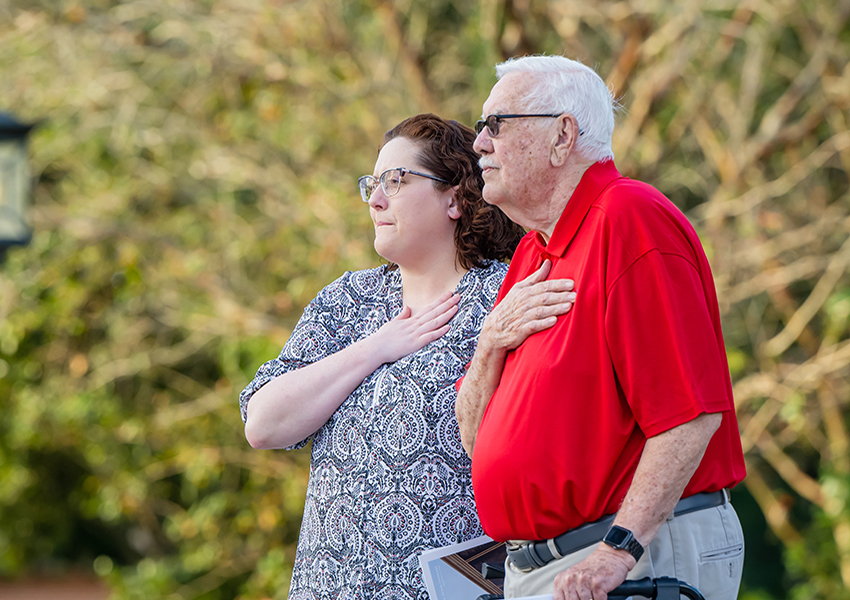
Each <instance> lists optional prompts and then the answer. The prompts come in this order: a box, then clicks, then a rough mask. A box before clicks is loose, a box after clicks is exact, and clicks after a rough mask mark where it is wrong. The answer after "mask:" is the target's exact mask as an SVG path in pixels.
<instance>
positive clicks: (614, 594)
mask: <svg viewBox="0 0 850 600" xmlns="http://www.w3.org/2000/svg"><path fill="white" fill-rule="evenodd" d="M629 596H643V597H644V598H652V599H654V600H680V596H685V597H686V598H690V600H705V596H703V595H702V594H701V593H700V592H699V590H698V589H696V588H695V587H693V586H692V585H690V584H687V583H685V582H684V581H679V580H678V579H673V578H672V577H659V578H658V579H650V578H649V577H644V578H643V579H630V580H628V581H624V582H623V583H622V584H621V585H618V586H617V587H615V588H614V589H613V590H611V591H610V592H609V593H608V597H609V598H611V599H612V600H616V599H617V598H628V597H629ZM502 598H504V596H498V595H496V594H484V595H481V596H479V597H478V598H477V600H501V599H502Z"/></svg>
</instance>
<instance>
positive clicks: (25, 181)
mask: <svg viewBox="0 0 850 600" xmlns="http://www.w3.org/2000/svg"><path fill="white" fill-rule="evenodd" d="M32 128H33V125H27V124H25V123H20V122H18V121H17V120H16V119H15V118H14V117H13V116H12V115H10V114H7V113H0V262H2V260H3V258H4V257H5V255H6V250H7V249H8V248H9V246H21V245H26V244H28V243H29V241H30V238H31V237H32V232H31V231H30V228H29V226H28V225H27V221H26V210H27V207H28V205H29V201H30V187H31V182H30V170H29V153H28V151H27V136H28V135H29V132H30V130H31V129H32Z"/></svg>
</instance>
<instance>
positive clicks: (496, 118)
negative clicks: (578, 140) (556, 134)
mask: <svg viewBox="0 0 850 600" xmlns="http://www.w3.org/2000/svg"><path fill="white" fill-rule="evenodd" d="M562 114H564V113H558V114H556V115H555V114H548V115H542V114H541V115H487V116H486V117H484V119H483V120H481V121H478V122H476V123H475V135H480V134H481V132H482V131H484V128H485V127H486V128H487V133H489V134H490V137H496V136H497V135H499V123H501V122H502V121H503V120H504V119H529V118H550V119H554V118H556V117H560V116H561V115H562ZM491 121H492V123H491ZM578 134H579V135H584V130H582V129H581V128H579V130H578Z"/></svg>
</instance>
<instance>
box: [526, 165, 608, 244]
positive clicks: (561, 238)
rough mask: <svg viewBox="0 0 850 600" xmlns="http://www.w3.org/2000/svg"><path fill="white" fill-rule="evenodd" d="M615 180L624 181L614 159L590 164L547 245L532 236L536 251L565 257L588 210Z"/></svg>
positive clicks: (539, 238) (537, 234)
mask: <svg viewBox="0 0 850 600" xmlns="http://www.w3.org/2000/svg"><path fill="white" fill-rule="evenodd" d="M617 179H623V176H622V175H620V172H619V171H617V167H615V166H614V161H613V160H606V161H605V162H597V163H594V164H592V165H591V166H590V168H588V169H587V171H585V172H584V175H582V177H581V181H579V182H578V186H576V189H575V191H574V192H573V195H572V196H571V197H570V200H569V202H567V206H566V208H565V209H564V212H563V213H561V218H560V219H558V223H557V224H556V225H555V230H554V231H553V232H552V237H551V238H549V243H548V244H546V243H545V241H544V240H543V236H541V235H540V234H539V233H537V232H535V233H534V241H535V243H536V245H537V247H538V249H539V251H540V252H541V253H545V254H549V255H554V256H561V257H562V256H564V253H565V252H566V251H567V247H568V246H569V245H570V242H571V241H572V239H573V237H575V234H576V232H577V231H578V228H579V226H580V225H581V222H582V221H584V217H585V215H587V211H589V210H590V207H591V206H593V203H594V202H595V201H596V199H597V198H598V197H599V195H600V194H601V193H602V192H603V190H604V189H605V188H606V187H608V185H610V184H611V182H612V181H615V180H617Z"/></svg>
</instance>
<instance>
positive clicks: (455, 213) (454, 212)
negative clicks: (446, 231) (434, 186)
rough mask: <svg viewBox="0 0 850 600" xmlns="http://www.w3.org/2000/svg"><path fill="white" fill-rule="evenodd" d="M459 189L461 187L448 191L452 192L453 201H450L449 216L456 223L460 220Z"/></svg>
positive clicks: (457, 186)
mask: <svg viewBox="0 0 850 600" xmlns="http://www.w3.org/2000/svg"><path fill="white" fill-rule="evenodd" d="M459 187H460V186H459V185H456V186H454V187H453V188H452V189H450V190H447V191H449V192H451V194H452V196H451V199H450V200H449V207H448V212H447V214H448V215H449V218H450V219H452V220H454V221H457V220H458V219H460V207H459V206H458V202H457V189H458V188H459Z"/></svg>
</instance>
